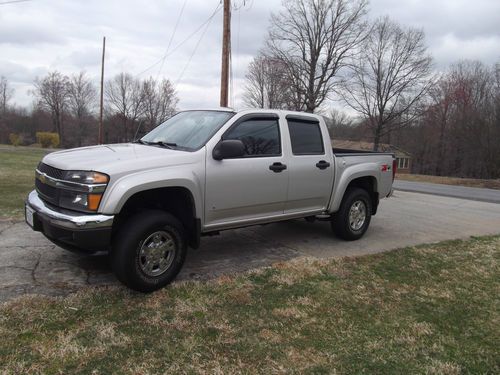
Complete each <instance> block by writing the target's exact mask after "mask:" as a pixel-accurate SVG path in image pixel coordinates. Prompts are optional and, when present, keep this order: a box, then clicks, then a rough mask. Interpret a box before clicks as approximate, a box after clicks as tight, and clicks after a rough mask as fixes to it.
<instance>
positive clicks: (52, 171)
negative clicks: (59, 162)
mask: <svg viewBox="0 0 500 375" xmlns="http://www.w3.org/2000/svg"><path fill="white" fill-rule="evenodd" d="M38 170H39V171H40V172H42V173H45V174H46V175H47V176H49V177H52V178H57V179H58V180H62V179H63V178H64V173H65V172H66V171H63V170H62V169H58V168H54V167H51V166H50V165H47V164H44V163H40V164H38Z"/></svg>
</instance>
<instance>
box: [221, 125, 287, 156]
mask: <svg viewBox="0 0 500 375" xmlns="http://www.w3.org/2000/svg"><path fill="white" fill-rule="evenodd" d="M224 139H239V140H240V141H242V142H243V144H244V145H245V155H247V156H272V155H280V154H281V144H280V132H279V126H278V120H262V119H255V120H247V121H243V122H242V123H240V124H238V125H236V126H235V127H234V128H232V129H230V130H229V131H228V132H227V133H226V134H225V135H224Z"/></svg>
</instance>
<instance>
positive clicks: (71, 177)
mask: <svg viewBox="0 0 500 375" xmlns="http://www.w3.org/2000/svg"><path fill="white" fill-rule="evenodd" d="M64 179H65V180H66V181H70V182H78V183H80V184H107V183H108V181H109V177H108V175H105V174H104V173H99V172H87V171H67V172H66V175H65V176H64Z"/></svg>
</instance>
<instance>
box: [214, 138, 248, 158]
mask: <svg viewBox="0 0 500 375" xmlns="http://www.w3.org/2000/svg"><path fill="white" fill-rule="evenodd" d="M243 155H245V145H244V144H243V142H242V141H240V140H239V139H226V140H222V141H220V142H219V143H217V146H215V148H214V150H213V152H212V157H213V158H214V159H215V160H223V159H231V158H239V157H241V156H243Z"/></svg>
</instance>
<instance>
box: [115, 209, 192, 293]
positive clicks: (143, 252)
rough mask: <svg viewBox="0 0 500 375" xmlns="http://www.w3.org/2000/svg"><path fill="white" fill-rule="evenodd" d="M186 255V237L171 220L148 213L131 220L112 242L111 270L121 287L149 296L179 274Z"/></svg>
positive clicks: (153, 211)
mask: <svg viewBox="0 0 500 375" xmlns="http://www.w3.org/2000/svg"><path fill="white" fill-rule="evenodd" d="M186 252H187V241H186V234H185V231H184V228H183V226H182V224H181V223H180V222H179V220H177V219H176V218H175V217H174V216H172V215H171V214H169V213H166V212H163V211H159V210H148V211H145V212H143V213H139V214H137V215H135V216H132V217H131V218H129V219H128V220H127V222H126V223H125V224H124V225H123V226H122V227H121V228H120V229H119V231H118V232H117V233H116V235H115V237H114V240H113V249H112V251H111V257H110V260H111V267H112V269H113V272H114V274H115V275H116V277H117V278H118V280H120V281H121V282H122V283H123V284H125V285H126V286H127V287H129V288H130V289H133V290H136V291H139V292H146V293H147V292H152V291H155V290H157V289H160V288H162V287H164V286H165V285H167V284H169V283H170V282H171V281H172V280H173V279H174V278H175V277H176V276H177V274H178V273H179V271H180V270H181V268H182V265H183V264H184V260H185V258H186Z"/></svg>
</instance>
